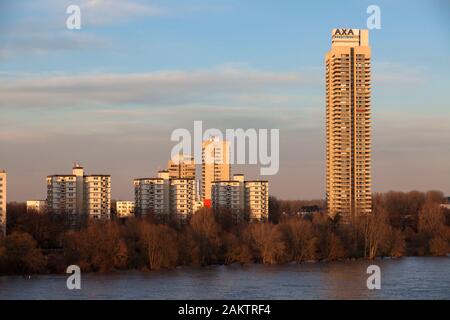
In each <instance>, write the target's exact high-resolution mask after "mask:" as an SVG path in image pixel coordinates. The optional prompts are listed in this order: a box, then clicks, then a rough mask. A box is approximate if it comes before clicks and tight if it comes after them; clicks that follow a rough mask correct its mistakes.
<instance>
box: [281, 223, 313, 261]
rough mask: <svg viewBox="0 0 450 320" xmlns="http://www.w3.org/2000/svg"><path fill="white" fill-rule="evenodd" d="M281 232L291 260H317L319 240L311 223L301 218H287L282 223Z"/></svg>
mask: <svg viewBox="0 0 450 320" xmlns="http://www.w3.org/2000/svg"><path fill="white" fill-rule="evenodd" d="M280 231H281V234H282V237H283V242H284V244H285V247H286V254H287V255H288V256H289V260H291V261H296V262H303V261H307V260H314V259H316V250H317V239H316V237H315V235H314V228H313V225H312V223H311V221H309V220H304V219H302V218H299V217H294V218H286V219H283V220H282V222H281V223H280Z"/></svg>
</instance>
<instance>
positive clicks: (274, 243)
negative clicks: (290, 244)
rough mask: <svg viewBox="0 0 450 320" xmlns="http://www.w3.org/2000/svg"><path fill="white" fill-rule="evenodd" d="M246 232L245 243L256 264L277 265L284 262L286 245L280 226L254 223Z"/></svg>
mask: <svg viewBox="0 0 450 320" xmlns="http://www.w3.org/2000/svg"><path fill="white" fill-rule="evenodd" d="M245 232H246V234H245V241H246V243H247V245H248V246H249V248H250V250H251V252H252V256H253V259H254V260H255V261H256V262H262V263H264V264H276V263H281V262H283V261H284V258H285V252H284V251H285V245H284V243H283V240H282V236H281V232H280V230H279V228H278V226H276V225H273V224H271V223H254V224H250V225H249V226H248V227H247V229H246V230H245Z"/></svg>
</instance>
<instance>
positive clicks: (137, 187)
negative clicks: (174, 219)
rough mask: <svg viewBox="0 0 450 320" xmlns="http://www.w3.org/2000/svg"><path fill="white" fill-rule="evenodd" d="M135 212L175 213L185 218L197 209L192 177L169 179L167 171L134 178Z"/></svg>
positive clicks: (142, 213)
mask: <svg viewBox="0 0 450 320" xmlns="http://www.w3.org/2000/svg"><path fill="white" fill-rule="evenodd" d="M134 191H135V212H136V213H137V214H141V215H145V214H147V213H155V214H159V215H169V214H174V215H177V216H178V217H179V218H181V219H186V218H187V217H189V216H190V215H192V214H194V213H195V211H196V210H197V209H198V207H199V205H198V199H197V197H196V183H195V180H194V179H179V178H175V179H171V178H170V174H169V171H159V172H158V177H156V178H140V179H134Z"/></svg>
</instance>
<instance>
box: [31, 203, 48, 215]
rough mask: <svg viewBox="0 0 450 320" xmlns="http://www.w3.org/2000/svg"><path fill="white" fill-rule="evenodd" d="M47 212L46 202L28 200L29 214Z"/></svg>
mask: <svg viewBox="0 0 450 320" xmlns="http://www.w3.org/2000/svg"><path fill="white" fill-rule="evenodd" d="M46 211H47V201H46V200H27V212H37V213H45V212H46Z"/></svg>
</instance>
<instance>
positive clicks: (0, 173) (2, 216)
mask: <svg viewBox="0 0 450 320" xmlns="http://www.w3.org/2000/svg"><path fill="white" fill-rule="evenodd" d="M6 182H7V181H6V171H5V170H0V235H6V188H7V184H6Z"/></svg>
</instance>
